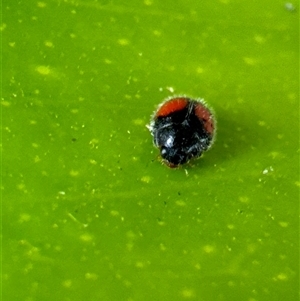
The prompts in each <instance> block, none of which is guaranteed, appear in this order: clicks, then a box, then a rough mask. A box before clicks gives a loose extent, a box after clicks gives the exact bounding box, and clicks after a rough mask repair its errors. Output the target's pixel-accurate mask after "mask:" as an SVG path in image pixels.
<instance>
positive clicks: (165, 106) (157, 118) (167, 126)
mask: <svg viewBox="0 0 300 301" xmlns="http://www.w3.org/2000/svg"><path fill="white" fill-rule="evenodd" d="M147 127H148V128H149V130H150V132H151V135H152V136H153V142H154V145H155V146H156V147H158V148H159V150H160V155H161V157H162V159H163V162H164V163H166V165H168V166H169V167H171V168H175V167H178V166H179V165H182V164H185V163H187V162H188V161H189V160H190V159H192V158H197V157H200V156H201V154H202V153H203V152H204V151H206V150H208V149H209V148H210V147H211V145H212V144H213V141H214V137H215V132H216V121H215V118H214V115H213V112H212V110H211V109H209V108H208V107H207V105H206V103H205V102H204V101H203V99H197V100H194V99H191V98H189V97H186V96H176V97H171V98H167V99H166V100H165V101H163V102H162V103H161V104H160V105H159V106H158V108H157V110H156V111H155V112H154V114H153V116H152V118H151V121H150V124H149V125H148V126H147Z"/></svg>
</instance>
